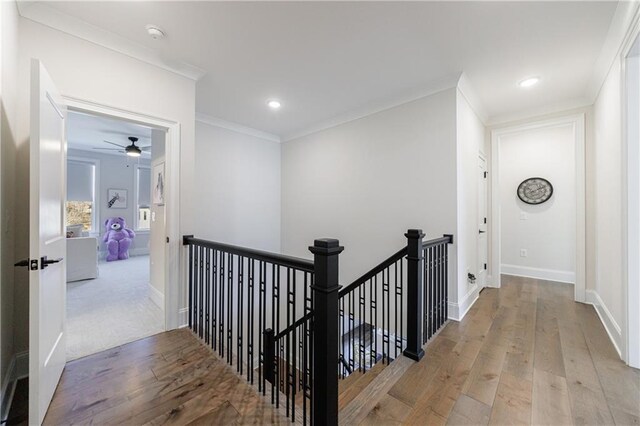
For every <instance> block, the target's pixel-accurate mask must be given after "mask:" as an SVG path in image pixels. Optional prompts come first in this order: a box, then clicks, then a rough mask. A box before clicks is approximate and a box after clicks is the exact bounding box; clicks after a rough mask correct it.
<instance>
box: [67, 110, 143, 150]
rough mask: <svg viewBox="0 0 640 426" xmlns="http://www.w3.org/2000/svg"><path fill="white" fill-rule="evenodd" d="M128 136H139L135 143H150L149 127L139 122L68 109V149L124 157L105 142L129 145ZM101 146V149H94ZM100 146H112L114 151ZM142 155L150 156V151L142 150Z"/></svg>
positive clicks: (141, 144) (139, 144) (115, 147)
mask: <svg viewBox="0 0 640 426" xmlns="http://www.w3.org/2000/svg"><path fill="white" fill-rule="evenodd" d="M129 136H135V137H137V138H139V141H138V142H137V143H136V145H138V146H140V147H145V146H149V145H151V129H150V128H149V127H145V126H141V125H139V124H134V123H129V122H127V121H123V120H114V119H112V118H107V117H101V116H96V115H89V114H82V113H78V112H73V111H70V112H69V114H68V118H67V143H68V147H69V148H70V149H81V150H85V151H91V152H96V153H100V154H112V155H118V156H122V157H125V155H126V154H124V153H122V152H119V151H117V150H118V147H117V146H113V145H110V144H108V143H105V142H104V141H105V140H107V141H109V142H113V143H117V144H119V145H124V146H127V145H130V144H131V142H130V141H129V140H128V139H127V138H128V137H129ZM96 148H101V149H96ZM102 148H114V149H116V151H112V150H105V149H102ZM143 157H146V158H150V157H151V156H150V153H148V152H143Z"/></svg>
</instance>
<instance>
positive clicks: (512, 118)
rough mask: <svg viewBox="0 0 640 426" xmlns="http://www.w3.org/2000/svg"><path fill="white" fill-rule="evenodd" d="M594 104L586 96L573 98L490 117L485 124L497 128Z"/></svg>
mask: <svg viewBox="0 0 640 426" xmlns="http://www.w3.org/2000/svg"><path fill="white" fill-rule="evenodd" d="M592 105H593V102H592V101H591V100H589V99H586V98H579V99H573V100H570V101H567V102H560V103H556V104H553V105H546V106H542V107H537V108H532V109H527V110H523V111H517V112H514V113H509V114H503V115H497V116H492V117H489V120H487V122H486V123H485V126H487V127H489V128H492V129H495V128H499V127H503V126H507V125H509V126H511V125H514V124H516V123H520V122H523V121H530V120H532V119H535V120H539V119H543V118H545V117H547V118H548V117H551V116H555V115H557V114H564V113H570V112H575V111H576V110H583V109H584V108H589V107H591V106H592Z"/></svg>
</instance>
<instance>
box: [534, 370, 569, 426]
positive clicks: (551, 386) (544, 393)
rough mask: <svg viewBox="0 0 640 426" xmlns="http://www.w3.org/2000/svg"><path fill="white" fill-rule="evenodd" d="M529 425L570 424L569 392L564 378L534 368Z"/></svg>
mask: <svg viewBox="0 0 640 426" xmlns="http://www.w3.org/2000/svg"><path fill="white" fill-rule="evenodd" d="M531 423H532V424H534V425H569V424H572V418H571V405H570V403H569V390H568V389H567V382H566V380H565V378H564V377H561V376H556V375H554V374H551V373H548V372H546V371H544V370H538V369H537V368H534V370H533V392H532V397H531Z"/></svg>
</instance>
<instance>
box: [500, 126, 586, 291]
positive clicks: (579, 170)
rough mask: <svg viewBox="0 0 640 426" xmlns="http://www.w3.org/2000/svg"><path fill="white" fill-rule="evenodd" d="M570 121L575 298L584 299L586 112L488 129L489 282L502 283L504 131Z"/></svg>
mask: <svg viewBox="0 0 640 426" xmlns="http://www.w3.org/2000/svg"><path fill="white" fill-rule="evenodd" d="M563 125H572V127H573V135H574V144H575V145H574V146H575V160H576V282H575V286H574V299H575V301H576V302H583V303H584V302H585V301H586V195H585V184H586V175H585V116H584V114H573V115H568V116H565V117H560V118H553V119H548V120H540V121H535V122H531V123H526V124H522V125H515V126H508V127H503V128H499V129H494V130H492V131H491V171H492V173H491V190H490V193H491V212H490V213H489V215H490V216H491V223H492V224H493V226H492V227H491V261H490V263H491V275H492V284H493V285H492V286H493V287H498V288H499V287H500V286H501V276H500V274H501V270H500V255H501V251H500V236H501V226H500V141H501V138H502V137H504V136H506V135H512V134H514V133H519V132H523V131H527V130H536V129H543V128H549V127H557V126H563Z"/></svg>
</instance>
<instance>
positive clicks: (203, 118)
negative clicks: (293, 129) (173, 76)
mask: <svg viewBox="0 0 640 426" xmlns="http://www.w3.org/2000/svg"><path fill="white" fill-rule="evenodd" d="M196 121H197V122H199V123H203V124H208V125H209V126H213V127H220V128H221V129H226V130H231V131H232V132H236V133H242V134H244V135H248V136H253V137H256V138H260V139H264V140H267V141H271V142H277V143H280V142H281V139H280V136H278V135H274V134H273V133H267V132H263V131H262V130H258V129H254V128H253V127H248V126H243V125H242V124H238V123H234V122H233V121H227V120H223V119H221V118H216V117H211V116H209V115H206V114H202V113H199V112H196Z"/></svg>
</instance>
